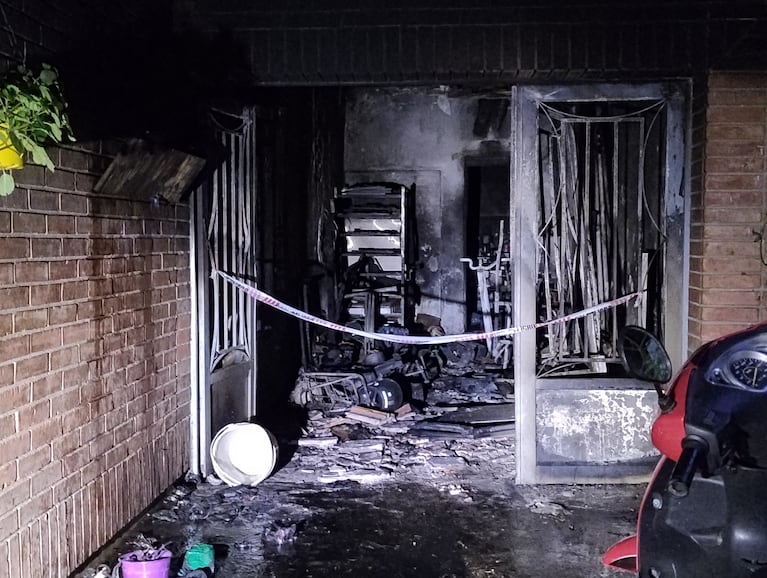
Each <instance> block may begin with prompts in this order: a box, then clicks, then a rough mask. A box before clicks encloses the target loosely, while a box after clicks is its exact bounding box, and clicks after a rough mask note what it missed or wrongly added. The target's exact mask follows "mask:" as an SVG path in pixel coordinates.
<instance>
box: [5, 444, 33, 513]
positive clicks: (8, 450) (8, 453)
mask: <svg viewBox="0 0 767 578" xmlns="http://www.w3.org/2000/svg"><path fill="white" fill-rule="evenodd" d="M31 449H32V436H31V434H30V432H28V431H24V432H21V433H19V434H17V435H15V436H13V437H8V438H5V439H3V440H0V464H4V463H7V462H10V461H12V460H15V459H17V458H18V457H19V456H23V455H24V454H26V453H29V451H30V450H31ZM5 505H6V502H5V495H3V506H5Z"/></svg>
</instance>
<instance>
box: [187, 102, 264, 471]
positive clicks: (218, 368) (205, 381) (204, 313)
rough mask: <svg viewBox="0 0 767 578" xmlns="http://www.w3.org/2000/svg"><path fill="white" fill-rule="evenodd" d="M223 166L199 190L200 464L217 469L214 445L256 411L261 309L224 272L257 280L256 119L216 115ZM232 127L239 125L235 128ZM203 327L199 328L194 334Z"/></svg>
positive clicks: (196, 442) (196, 443) (195, 444)
mask: <svg viewBox="0 0 767 578" xmlns="http://www.w3.org/2000/svg"><path fill="white" fill-rule="evenodd" d="M214 114H215V117H214V121H216V120H217V121H218V127H219V130H218V138H219V141H220V144H221V147H222V149H223V150H224V151H225V158H224V161H223V163H222V164H221V165H220V166H219V168H218V169H217V170H216V172H215V173H214V174H213V175H212V177H211V178H210V179H209V181H208V182H207V183H205V184H204V185H203V186H201V187H200V188H199V189H198V190H197V191H195V193H194V219H193V232H192V239H193V247H192V248H191V253H192V255H193V282H192V288H193V289H192V301H193V307H194V310H193V313H194V316H193V320H194V322H195V323H194V325H193V335H194V341H193V347H194V352H193V358H194V355H196V356H197V357H196V359H197V364H196V366H195V367H194V368H193V369H194V373H193V376H192V389H193V394H192V403H191V415H192V426H191V428H192V443H191V448H192V449H191V451H192V454H193V455H192V460H191V463H192V464H194V465H198V467H199V471H198V472H197V473H200V474H202V475H203V476H206V475H208V474H209V473H211V472H212V467H211V462H210V453H209V448H210V442H211V439H212V438H213V437H214V436H215V434H216V433H217V432H218V430H220V429H221V428H222V427H223V426H225V425H227V424H229V423H234V422H240V421H248V420H249V419H250V418H251V417H252V416H253V415H254V414H255V412H256V366H255V363H256V354H255V351H256V349H255V348H256V305H255V302H254V301H253V300H252V299H250V298H249V297H248V296H247V295H245V294H244V293H243V292H242V291H241V290H239V289H237V288H235V287H234V286H232V285H231V284H229V283H227V282H226V281H224V280H223V279H222V278H221V277H219V276H217V275H213V276H211V271H212V270H213V268H214V267H215V268H218V269H220V270H222V271H225V272H227V273H229V274H231V275H235V276H237V277H239V278H241V279H244V280H249V281H250V282H254V281H256V280H257V277H258V272H257V269H256V262H257V260H256V252H257V250H258V247H257V238H256V235H255V233H254V231H255V227H256V223H257V216H258V207H257V195H256V191H257V174H256V167H257V164H256V158H255V156H256V115H255V111H253V110H246V111H244V112H243V114H242V115H240V116H233V115H231V114H223V113H214ZM229 127H231V128H229ZM194 329H196V331H194Z"/></svg>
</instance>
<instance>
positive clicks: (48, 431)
mask: <svg viewBox="0 0 767 578" xmlns="http://www.w3.org/2000/svg"><path fill="white" fill-rule="evenodd" d="M30 432H31V434H32V447H33V448H35V447H40V446H41V445H44V444H50V443H52V442H53V440H55V439H56V438H58V437H59V436H61V434H62V433H63V429H62V427H61V417H55V418H52V419H49V420H48V421H46V422H44V423H42V424H40V425H38V426H35V427H33V428H32V429H31V430H30Z"/></svg>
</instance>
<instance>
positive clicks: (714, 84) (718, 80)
mask: <svg viewBox="0 0 767 578" xmlns="http://www.w3.org/2000/svg"><path fill="white" fill-rule="evenodd" d="M708 86H709V88H712V89H713V88H726V89H730V90H732V89H734V88H736V87H737V88H738V89H740V90H744V89H762V88H767V78H766V77H765V75H764V74H762V73H759V72H719V71H716V72H712V73H711V75H710V76H709V78H708Z"/></svg>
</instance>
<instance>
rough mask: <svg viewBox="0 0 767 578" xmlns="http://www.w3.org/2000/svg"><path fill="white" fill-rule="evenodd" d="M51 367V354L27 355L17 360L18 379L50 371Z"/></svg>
mask: <svg viewBox="0 0 767 578" xmlns="http://www.w3.org/2000/svg"><path fill="white" fill-rule="evenodd" d="M49 367H50V365H49V355H48V354H47V353H43V354H40V355H35V356H33V357H27V358H26V359H22V360H21V361H17V362H16V379H18V380H19V381H23V380H25V379H27V378H29V377H34V376H36V375H42V374H43V373H45V372H47V371H48V369H49Z"/></svg>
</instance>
